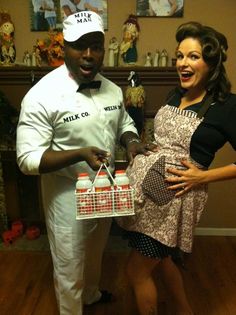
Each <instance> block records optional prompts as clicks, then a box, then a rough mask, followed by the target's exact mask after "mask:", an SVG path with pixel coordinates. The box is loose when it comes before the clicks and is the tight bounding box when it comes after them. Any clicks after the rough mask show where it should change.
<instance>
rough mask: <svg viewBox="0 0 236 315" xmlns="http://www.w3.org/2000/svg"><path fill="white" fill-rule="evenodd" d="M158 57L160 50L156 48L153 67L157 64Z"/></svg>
mask: <svg viewBox="0 0 236 315" xmlns="http://www.w3.org/2000/svg"><path fill="white" fill-rule="evenodd" d="M159 57H160V52H159V50H156V52H155V55H154V61H153V67H158V66H159Z"/></svg>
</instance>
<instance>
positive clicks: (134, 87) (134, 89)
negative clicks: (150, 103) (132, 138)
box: [125, 71, 146, 135]
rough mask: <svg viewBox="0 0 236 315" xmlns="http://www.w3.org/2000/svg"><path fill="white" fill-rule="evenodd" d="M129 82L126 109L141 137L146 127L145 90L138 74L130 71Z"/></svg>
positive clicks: (126, 93)
mask: <svg viewBox="0 0 236 315" xmlns="http://www.w3.org/2000/svg"><path fill="white" fill-rule="evenodd" d="M128 82H129V86H128V87H127V89H126V92H125V107H126V110H127V112H128V113H129V115H130V117H132V119H133V120H134V122H135V125H136V128H137V130H138V133H139V135H141V134H142V131H143V126H144V113H143V108H144V103H145V98H146V95H145V90H144V88H143V86H142V85H141V80H140V79H139V76H138V74H137V73H136V72H134V71H130V74H129V77H128Z"/></svg>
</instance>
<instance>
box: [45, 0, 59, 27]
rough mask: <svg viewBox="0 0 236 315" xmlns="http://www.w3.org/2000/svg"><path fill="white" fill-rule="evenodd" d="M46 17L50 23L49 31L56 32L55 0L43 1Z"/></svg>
mask: <svg viewBox="0 0 236 315" xmlns="http://www.w3.org/2000/svg"><path fill="white" fill-rule="evenodd" d="M43 10H44V17H45V19H46V20H47V22H48V27H49V29H48V30H49V31H54V30H56V27H57V14H56V7H55V4H54V2H53V0H44V1H43Z"/></svg>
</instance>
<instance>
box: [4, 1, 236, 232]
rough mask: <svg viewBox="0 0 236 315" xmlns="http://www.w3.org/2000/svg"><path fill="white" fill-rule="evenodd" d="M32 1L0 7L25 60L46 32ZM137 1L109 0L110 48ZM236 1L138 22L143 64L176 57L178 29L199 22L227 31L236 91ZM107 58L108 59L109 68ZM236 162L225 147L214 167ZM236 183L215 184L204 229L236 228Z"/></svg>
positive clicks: (191, 4) (192, 6) (198, 4)
mask: <svg viewBox="0 0 236 315" xmlns="http://www.w3.org/2000/svg"><path fill="white" fill-rule="evenodd" d="M29 1H30V0H17V1H14V0H1V2H0V8H1V9H6V10H8V11H9V13H10V14H11V17H12V20H13V22H14V24H15V29H16V31H15V44H16V48H17V58H18V60H22V56H23V52H24V51H25V50H26V49H28V50H29V51H31V50H32V47H33V45H34V43H35V41H36V39H37V38H42V37H44V36H45V33H42V32H30V23H29V22H30V18H29ZM135 7H136V0H108V31H107V32H106V47H107V44H108V41H109V39H110V38H111V37H112V36H116V37H117V38H118V40H119V41H120V40H121V39H122V25H123V23H124V21H125V20H126V18H127V17H128V15H129V14H130V13H135ZM235 13H236V1H235V0H224V1H222V0H197V1H196V0H185V6H184V17H183V18H150V17H143V18H140V17H139V19H138V21H139V24H140V28H141V33H140V38H139V41H138V45H137V46H138V53H139V60H138V62H139V64H140V65H143V64H144V56H145V53H146V52H147V51H151V52H154V51H155V50H156V49H159V50H162V49H163V48H165V49H166V50H167V51H168V53H169V55H170V57H173V56H174V50H175V46H176V44H175V39H174V35H175V30H176V27H177V26H178V25H179V24H181V23H183V22H186V21H190V20H196V21H199V22H202V23H205V24H209V25H211V26H213V27H215V28H217V29H218V30H219V31H221V32H223V33H224V34H225V35H226V36H227V38H228V42H229V53H228V62H227V64H226V68H227V71H228V75H229V78H230V80H231V82H232V85H233V90H234V91H236V77H235V75H234V73H235V64H236V60H235V56H236V38H235V32H234V30H235ZM106 64H107V55H106V56H105V65H106ZM233 161H236V155H235V152H233V150H232V149H231V148H230V147H229V146H225V147H224V149H223V150H222V151H221V152H219V154H218V155H217V159H216V161H215V162H214V166H216V165H222V164H226V163H231V162H233ZM235 205H236V180H232V181H228V182H222V183H214V184H211V185H210V188H209V201H208V204H207V208H206V211H205V213H204V215H203V217H202V220H201V223H200V226H201V227H215V228H235V227H236V211H235V208H236V206H235Z"/></svg>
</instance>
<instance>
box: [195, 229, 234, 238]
mask: <svg viewBox="0 0 236 315" xmlns="http://www.w3.org/2000/svg"><path fill="white" fill-rule="evenodd" d="M194 234H195V235H209V236H236V228H204V227H198V228H196V229H195V233H194Z"/></svg>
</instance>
